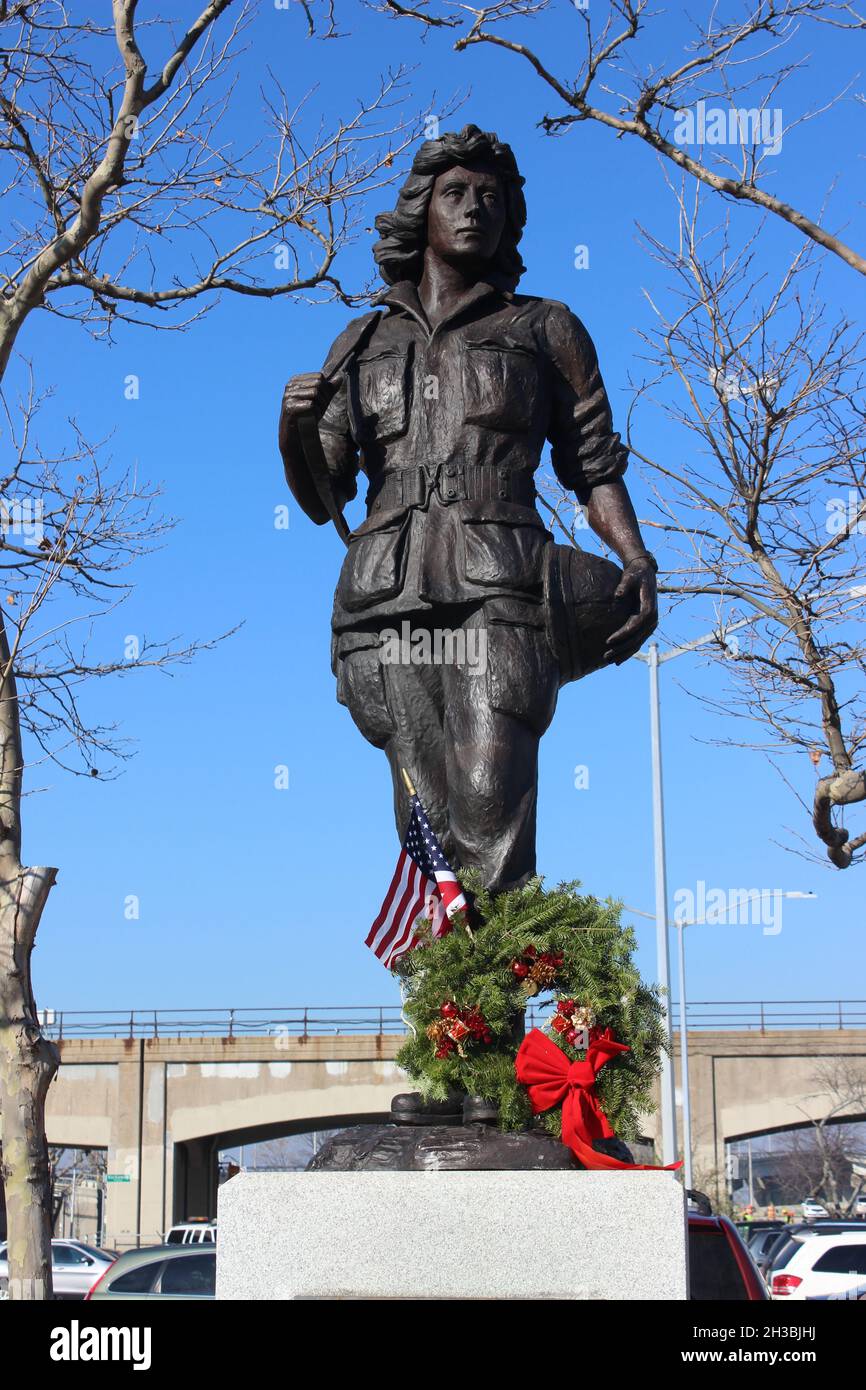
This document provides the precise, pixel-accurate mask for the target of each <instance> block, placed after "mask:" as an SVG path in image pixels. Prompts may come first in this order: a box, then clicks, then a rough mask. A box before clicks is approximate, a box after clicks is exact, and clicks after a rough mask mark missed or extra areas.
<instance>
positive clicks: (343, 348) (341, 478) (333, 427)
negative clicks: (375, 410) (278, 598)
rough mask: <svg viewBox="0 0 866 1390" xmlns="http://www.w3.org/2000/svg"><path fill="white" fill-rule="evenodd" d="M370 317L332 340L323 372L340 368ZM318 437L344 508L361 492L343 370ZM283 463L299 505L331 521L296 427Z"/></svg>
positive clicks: (313, 517) (319, 518)
mask: <svg viewBox="0 0 866 1390" xmlns="http://www.w3.org/2000/svg"><path fill="white" fill-rule="evenodd" d="M369 319H370V315H369V314H364V315H363V317H361V318H358V319H353V320H352V322H351V323H350V324H349V326H348V327H347V328H344V330H343V332H342V333H341V334H340V336H339V337H338V338H337V339H336V340H335V342H334V343H333V345H332V347H331V350H330V352H329V353H328V355H327V357H326V358H325V362H324V366H323V367H322V371H323V372H324V373H325V375H327V374H328V373H329V372H331V371H333V370H334V368H335V367H337V366H338V365H339V363H340V361H341V359H342V358H344V357H345V356H346V355H347V354H348V353H349V352H350V351H351V349H352V347H353V346H354V345H355V343H356V342H357V341H358V338H359V337H360V334H361V333H362V332H363V329H364V327H365V326H366V324H367V323H368V321H369ZM319 438H320V440H321V441H322V452H323V453H324V455H325V459H326V461H327V464H328V472H329V473H330V475H331V486H332V487H333V490H334V498H335V500H336V502H337V505H338V506H339V507H340V508H341V509H342V508H343V507H344V506H345V505H346V503H347V502H351V500H352V498H353V497H354V496H355V494H356V493H357V491H358V484H357V478H358V470H359V456H358V446H357V444H356V443H355V440H354V438H353V436H352V431H351V427H350V423H349V409H348V393H347V386H346V377H345V375H343V374H342V373H341V374H340V377H339V385H338V387H337V390H336V392H335V393H334V395H333V396H332V398H331V400H330V401H329V402H328V405H327V407H326V409H325V411H324V413H323V414H322V416H321V418H320V420H319ZM283 466H284V468H285V472H286V481H287V483H288V484H289V487H290V489H291V491H292V495H293V496H294V498H295V501H296V502H297V503H298V506H299V507H301V508H302V510H303V511H305V512H306V514H307V516H308V517H310V519H311V520H312V521H315V522H316V524H317V525H318V526H323V525H324V524H325V523H326V522H327V521H328V520H329V517H328V512H327V509H326V508H325V507H324V506H323V505H322V502H321V500H320V498H319V495H318V492H317V491H316V486H315V483H314V482H313V479H312V477H311V476H310V471H309V469H308V467H307V463H306V460H305V458H304V452H303V449H302V448H301V442H300V439H299V438H298V434H297V431H296V430H293V431H292V433H291V436H290V439H289V442H288V446H287V447H286V448H284V450H283Z"/></svg>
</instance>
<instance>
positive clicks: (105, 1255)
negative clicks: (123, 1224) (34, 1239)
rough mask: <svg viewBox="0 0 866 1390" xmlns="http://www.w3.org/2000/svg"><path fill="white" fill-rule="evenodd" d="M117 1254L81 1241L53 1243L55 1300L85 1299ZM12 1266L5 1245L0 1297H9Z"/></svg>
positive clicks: (1, 1253) (0, 1258) (1, 1257)
mask: <svg viewBox="0 0 866 1390" xmlns="http://www.w3.org/2000/svg"><path fill="white" fill-rule="evenodd" d="M116 1257H117V1252H116V1251H114V1250H99V1249H97V1247H96V1246H95V1245H85V1244H84V1242H83V1241H80V1240H52V1242H51V1282H52V1284H53V1287H54V1297H55V1298H62V1299H73V1298H84V1297H85V1295H86V1294H87V1291H88V1290H89V1289H90V1288H92V1286H93V1284H94V1283H95V1282H96V1280H97V1279H99V1278H100V1276H101V1275H103V1274H104V1273H105V1272H106V1270H107V1269H109V1268H110V1266H111V1265H112V1264H113V1263H114V1260H115V1259H116ZM8 1288H9V1264H8V1261H7V1258H6V1244H5V1242H4V1243H3V1244H2V1245H0V1298H5V1297H8Z"/></svg>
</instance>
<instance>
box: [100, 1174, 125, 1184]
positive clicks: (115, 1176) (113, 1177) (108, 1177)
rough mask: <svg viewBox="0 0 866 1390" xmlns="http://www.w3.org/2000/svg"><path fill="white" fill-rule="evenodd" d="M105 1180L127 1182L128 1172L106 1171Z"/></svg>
mask: <svg viewBox="0 0 866 1390" xmlns="http://www.w3.org/2000/svg"><path fill="white" fill-rule="evenodd" d="M105 1181H106V1182H129V1174H128V1173H106V1175H105Z"/></svg>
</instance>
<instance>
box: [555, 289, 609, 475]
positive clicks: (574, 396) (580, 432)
mask: <svg viewBox="0 0 866 1390" xmlns="http://www.w3.org/2000/svg"><path fill="white" fill-rule="evenodd" d="M544 335H545V339H546V344H547V352H548V356H549V359H550V363H551V376H552V390H551V404H550V417H549V420H548V426H547V438H548V439H549V440H550V444H551V460H552V462H553V468H554V472H555V473H556V476H557V478H558V479H559V481H560V482H561V483H562V485H563V487H567V488H570V489H571V490H572V491H573V492H575V493H577V497H578V500H579V501H580V502H586V500H587V498H588V497H589V494H590V492H591V491H592V489H593V488H594V487H596V486H597V484H599V483H609V482H613V481H615V480H616V479H617V478H621V477H622V475H623V473H624V472H625V470H626V468H627V466H628V450H627V448H626V447H625V445H624V444H623V443H622V441H621V439H620V437H619V435H618V434H615V433H614V429H613V417H612V415H611V409H610V402H609V400H608V398H607V391H606V390H605V387H604V382H603V381H602V379H601V372H600V370H599V366H598V356H597V354H596V351H595V346H594V344H593V341H592V339H591V338H590V336H589V334H588V333H587V331H586V329H585V328H584V326H583V324H582V323H581V321H580V319H579V318H577V317H576V316H575V315H574V314H573V313H572V312H571V310H570V309H568V308H567V307H566V305H564V304H555V303H554V304H551V306H550V308H549V309H548V312H547V316H546V318H545V322H544Z"/></svg>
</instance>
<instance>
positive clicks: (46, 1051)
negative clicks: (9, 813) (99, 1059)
mask: <svg viewBox="0 0 866 1390" xmlns="http://www.w3.org/2000/svg"><path fill="white" fill-rule="evenodd" d="M56 877H57V870H56V869H46V868H39V869H21V870H20V871H19V873H17V874H16V875H15V877H14V878H6V879H3V880H0V1133H2V1160H0V1171H2V1176H3V1183H4V1186H5V1189H6V1224H7V1256H8V1261H9V1297H10V1299H27V1300H34V1299H46V1298H50V1297H51V1292H52V1290H51V1184H50V1174H49V1166H48V1144H47V1142H46V1139H45V1098H46V1096H47V1094H48V1087H49V1086H50V1085H51V1081H52V1079H53V1077H54V1075H55V1073H56V1071H57V1068H58V1065H59V1063H60V1054H59V1052H58V1049H57V1048H56V1047H55V1046H54V1044H53V1043H51V1042H49V1041H48V1039H47V1038H44V1037H43V1036H42V1032H41V1029H40V1027H39V1022H38V1016H37V1013H36V1003H35V1000H34V997H33V988H32V985H31V982H30V956H31V953H32V950H33V945H34V941H35V939H36V931H37V928H38V926H39V920H40V918H41V916H42V910H43V908H44V906H45V902H46V899H47V897H48V894H49V892H50V891H51V887H52V885H53V883H54V880H55V878H56Z"/></svg>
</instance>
